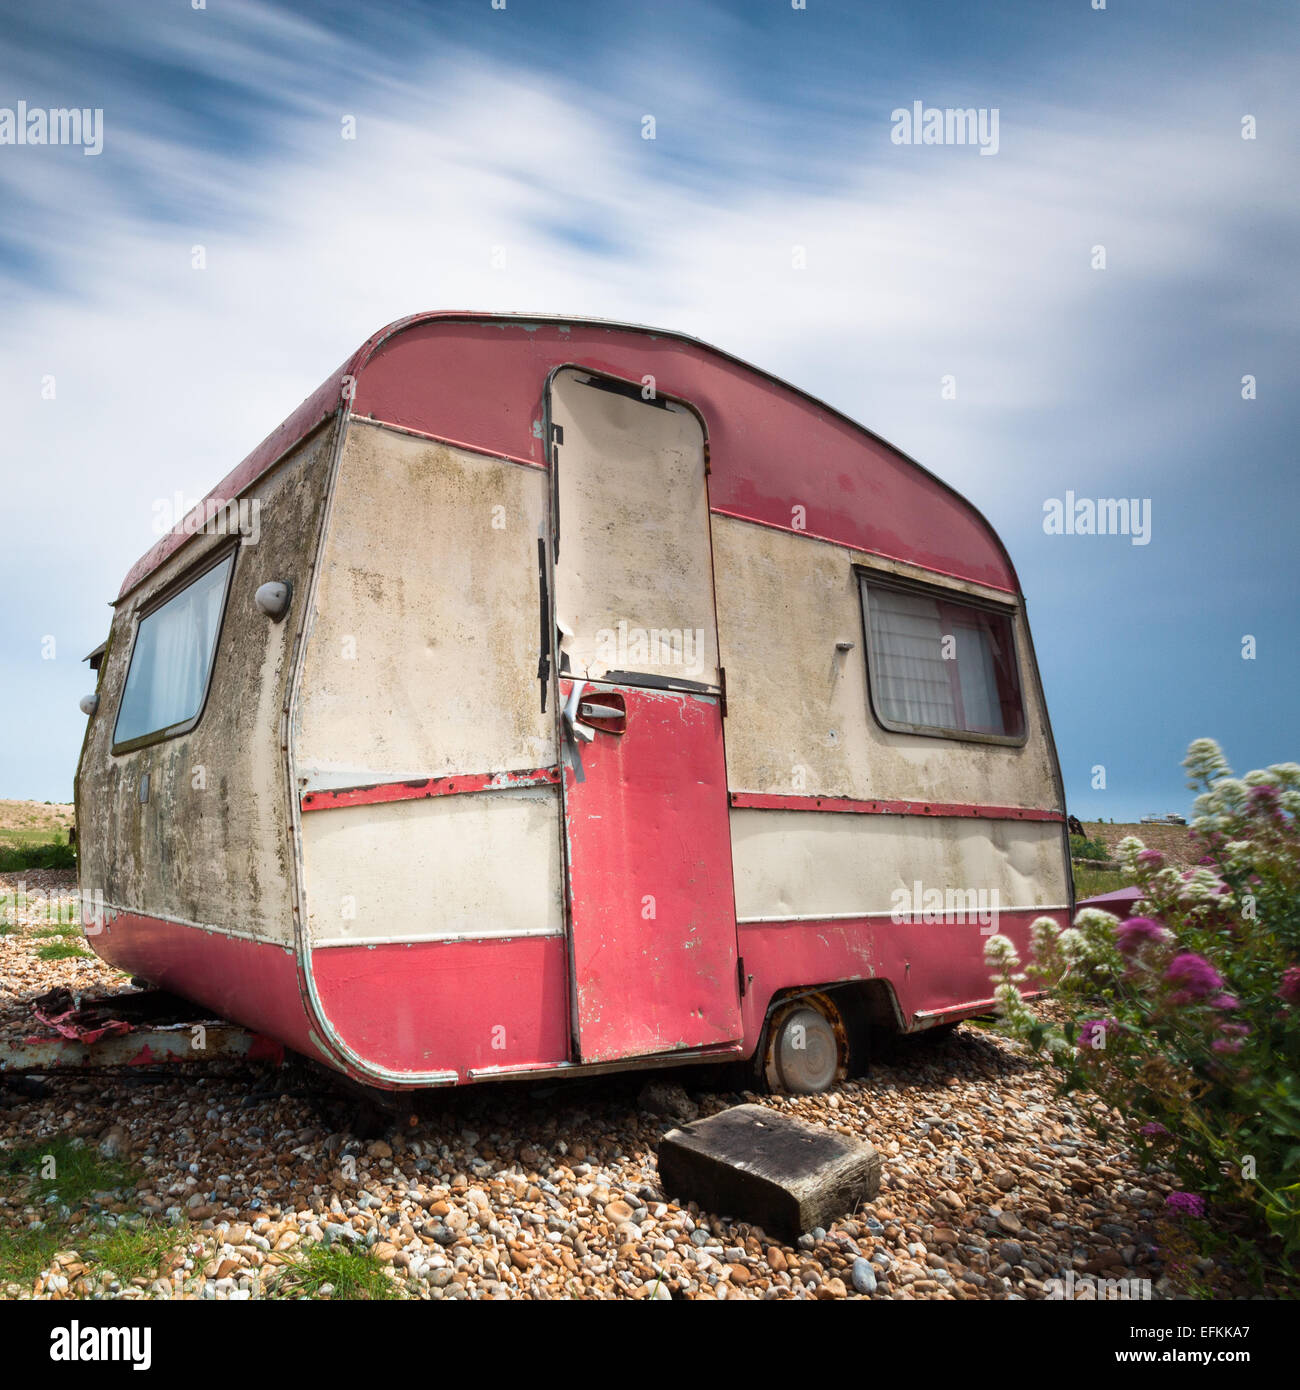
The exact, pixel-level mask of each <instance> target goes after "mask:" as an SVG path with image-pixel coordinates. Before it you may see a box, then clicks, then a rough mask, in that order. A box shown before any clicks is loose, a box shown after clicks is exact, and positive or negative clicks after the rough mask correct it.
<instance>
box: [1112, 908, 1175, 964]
mask: <svg viewBox="0 0 1300 1390" xmlns="http://www.w3.org/2000/svg"><path fill="white" fill-rule="evenodd" d="M1168 940H1169V933H1168V931H1166V930H1165V928H1164V927H1162V926H1161V925H1160V923H1159V922H1157V921H1155V920H1154V919H1153V918H1151V917H1130V918H1129V919H1128V920H1127V921H1126V922H1121V923H1120V924H1119V926H1118V927H1117V928H1116V930H1115V945H1116V946H1117V947H1118V948H1119V950H1120V953H1121V954H1122V955H1125V956H1131V955H1133V954H1134V953H1135V952H1137V951H1138V950H1140V949H1141V948H1142V947H1143V946H1145V945H1148V944H1150V945H1153V946H1154V945H1156V944H1157V943H1158V942H1161V941H1168Z"/></svg>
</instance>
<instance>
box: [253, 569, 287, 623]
mask: <svg viewBox="0 0 1300 1390" xmlns="http://www.w3.org/2000/svg"><path fill="white" fill-rule="evenodd" d="M292 597H293V585H292V584H290V583H289V581H288V580H287V579H273V580H271V582H270V583H269V584H263V585H262V586H261V588H259V589H258V591H257V592H256V593H255V594H254V595H253V601H254V602H255V603H256V604H257V606H258V607H259V608H260V609H261V610H262V612H263V613H265V614H266V616H267V617H268V618H270V620H271V621H272V622H273V623H278V622H279V621H280V620H281V619H282V618H283V617H284V615H285V614H286V613H287V612H288V611H289V600H290V599H291V598H292Z"/></svg>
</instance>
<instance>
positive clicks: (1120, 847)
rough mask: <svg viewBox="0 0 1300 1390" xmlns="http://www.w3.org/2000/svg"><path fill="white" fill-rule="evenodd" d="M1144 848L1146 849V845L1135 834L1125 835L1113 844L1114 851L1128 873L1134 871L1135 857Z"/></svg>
mask: <svg viewBox="0 0 1300 1390" xmlns="http://www.w3.org/2000/svg"><path fill="white" fill-rule="evenodd" d="M1144 849H1146V845H1144V844H1143V843H1142V841H1141V840H1139V839H1138V837H1137V836H1136V835H1125V836H1124V838H1123V839H1122V840H1121V841H1120V842H1119V844H1117V845H1116V846H1115V853H1116V855H1117V856H1118V858H1119V861H1120V863H1121V864H1123V865H1124V867H1125V868H1126V869H1127V870H1128V871H1129V873H1136V871H1137V857H1138V855H1139V854H1141V853H1142V851H1143V850H1144Z"/></svg>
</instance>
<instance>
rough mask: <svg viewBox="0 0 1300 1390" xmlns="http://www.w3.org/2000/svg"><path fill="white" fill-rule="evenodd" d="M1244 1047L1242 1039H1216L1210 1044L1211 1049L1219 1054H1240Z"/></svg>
mask: <svg viewBox="0 0 1300 1390" xmlns="http://www.w3.org/2000/svg"><path fill="white" fill-rule="evenodd" d="M1244 1046H1245V1043H1244V1042H1243V1040H1242V1039H1241V1038H1215V1040H1214V1041H1213V1042H1212V1043H1211V1044H1210V1049H1211V1051H1214V1052H1218V1053H1227V1052H1240V1051H1241V1049H1242V1048H1243V1047H1244Z"/></svg>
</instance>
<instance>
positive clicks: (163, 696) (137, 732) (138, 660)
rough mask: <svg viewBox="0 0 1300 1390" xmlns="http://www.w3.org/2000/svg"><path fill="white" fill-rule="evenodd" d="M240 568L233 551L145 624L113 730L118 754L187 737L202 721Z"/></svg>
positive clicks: (145, 619) (147, 617)
mask: <svg viewBox="0 0 1300 1390" xmlns="http://www.w3.org/2000/svg"><path fill="white" fill-rule="evenodd" d="M234 565H235V552H234V551H233V550H232V551H230V552H229V553H228V554H227V555H226V556H225V557H224V558H223V559H221V560H219V561H218V562H217V563H216V564H215V565H212V566H211V567H210V568H209V569H206V570H204V571H203V573H202V574H200V575H198V576H197V577H196V578H194V579H192V580H191V581H190V582H189V583H188V584H187V585H186V586H185V587H184V588H183V589H181V590H180V591H179V592H178V593H175V594H173V595H172V596H171V598H169V599H168V600H167V601H166V602H165V603H163V604H160V605H159V606H158V607H157V608H155V609H153V611H152V612H149V613H146V614H145V616H144V617H143V618H141V619H140V624H139V627H138V628H137V630H136V635H135V646H134V647H133V648H132V651H131V665H130V667H129V668H128V670H127V673H126V686H125V688H124V689H123V691H122V703H121V705H120V706H119V707H118V711H117V724H116V725H115V726H114V730H113V747H114V749H115V750H118V749H120V748H121V747H122V745H124V744H131V743H135V742H136V741H137V740H140V739H145V738H149V737H150V736H152V735H155V734H157V735H163V736H168V735H172V734H179V733H184V731H185V730H186V729H189V728H192V727H193V726H194V724H195V723H196V722H197V721H198V717H199V715H200V713H201V712H202V710H203V705H204V701H205V700H206V699H207V695H208V680H209V678H210V677H211V675H212V658H213V656H214V655H215V654H216V650H217V634H218V632H220V630H221V615H222V612H223V610H224V608H225V603H226V590H227V588H228V587H229V584H230V573H231V570H232V569H233V568H234Z"/></svg>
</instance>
